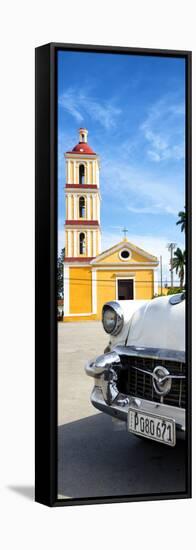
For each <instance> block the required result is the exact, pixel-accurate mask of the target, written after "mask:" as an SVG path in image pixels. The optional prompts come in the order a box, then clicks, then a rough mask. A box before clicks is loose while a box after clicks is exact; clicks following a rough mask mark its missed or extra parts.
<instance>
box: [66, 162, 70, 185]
mask: <svg viewBox="0 0 196 550" xmlns="http://www.w3.org/2000/svg"><path fill="white" fill-rule="evenodd" d="M70 177H71V164H70V160H68V161H67V183H71V182H70Z"/></svg>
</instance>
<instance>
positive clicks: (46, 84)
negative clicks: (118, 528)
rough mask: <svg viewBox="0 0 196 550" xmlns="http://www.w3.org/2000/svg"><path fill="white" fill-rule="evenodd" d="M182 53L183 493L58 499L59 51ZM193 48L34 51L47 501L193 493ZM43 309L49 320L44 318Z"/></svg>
mask: <svg viewBox="0 0 196 550" xmlns="http://www.w3.org/2000/svg"><path fill="white" fill-rule="evenodd" d="M59 50H65V51H79V52H87V51H89V52H99V53H101V52H102V53H103V55H104V53H111V54H112V53H115V54H116V53H118V54H124V55H129V54H134V55H141V54H142V55H143V56H145V55H146V56H149V55H151V56H164V57H167V56H169V57H183V58H184V59H185V63H186V164H185V166H186V206H187V231H186V249H187V264H186V281H187V283H186V284H187V300H186V351H187V363H188V387H187V392H188V395H187V399H188V401H187V403H188V406H187V415H186V423H187V436H186V437H187V457H186V460H187V464H186V491H185V492H184V493H169V494H167V493H165V494H159V495H158V494H149V495H146V494H145V495H139V496H134V497H133V496H130V497H127V496H119V497H113V496H110V495H108V497H106V498H102V497H100V498H84V499H80V498H78V499H71V500H62V499H61V500H58V499H57V322H56V259H57V78H56V77H57V66H56V63H57V52H58V51H59ZM191 56H192V54H191V52H190V51H174V50H159V49H146V48H128V47H125V48H123V47H116V46H115V47H112V46H95V45H93V46H92V45H83V44H61V43H51V44H46V45H44V46H41V47H38V48H36V51H35V127H36V135H35V141H36V142H35V179H36V197H35V200H36V221H35V226H36V255H35V280H36V298H35V500H36V501H37V502H39V503H42V504H46V505H48V506H65V505H69V506H70V505H76V504H77V505H81V504H99V503H104V504H105V503H111V502H130V501H145V500H163V499H176V498H190V497H191V387H192V378H191V166H192V165H191V59H192V57H191ZM43 312H44V322H43Z"/></svg>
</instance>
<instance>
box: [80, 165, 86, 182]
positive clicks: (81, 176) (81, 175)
mask: <svg viewBox="0 0 196 550" xmlns="http://www.w3.org/2000/svg"><path fill="white" fill-rule="evenodd" d="M84 176H85V169H84V164H80V166H79V184H80V185H83V184H84Z"/></svg>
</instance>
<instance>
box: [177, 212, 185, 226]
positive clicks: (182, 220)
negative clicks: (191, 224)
mask: <svg viewBox="0 0 196 550" xmlns="http://www.w3.org/2000/svg"><path fill="white" fill-rule="evenodd" d="M178 217H179V220H178V221H177V222H176V225H180V226H181V231H185V227H186V212H185V211H183V210H181V211H180V212H178Z"/></svg>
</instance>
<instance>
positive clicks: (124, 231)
mask: <svg viewBox="0 0 196 550" xmlns="http://www.w3.org/2000/svg"><path fill="white" fill-rule="evenodd" d="M122 232H123V233H124V238H125V239H126V233H128V229H126V227H124V229H122Z"/></svg>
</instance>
